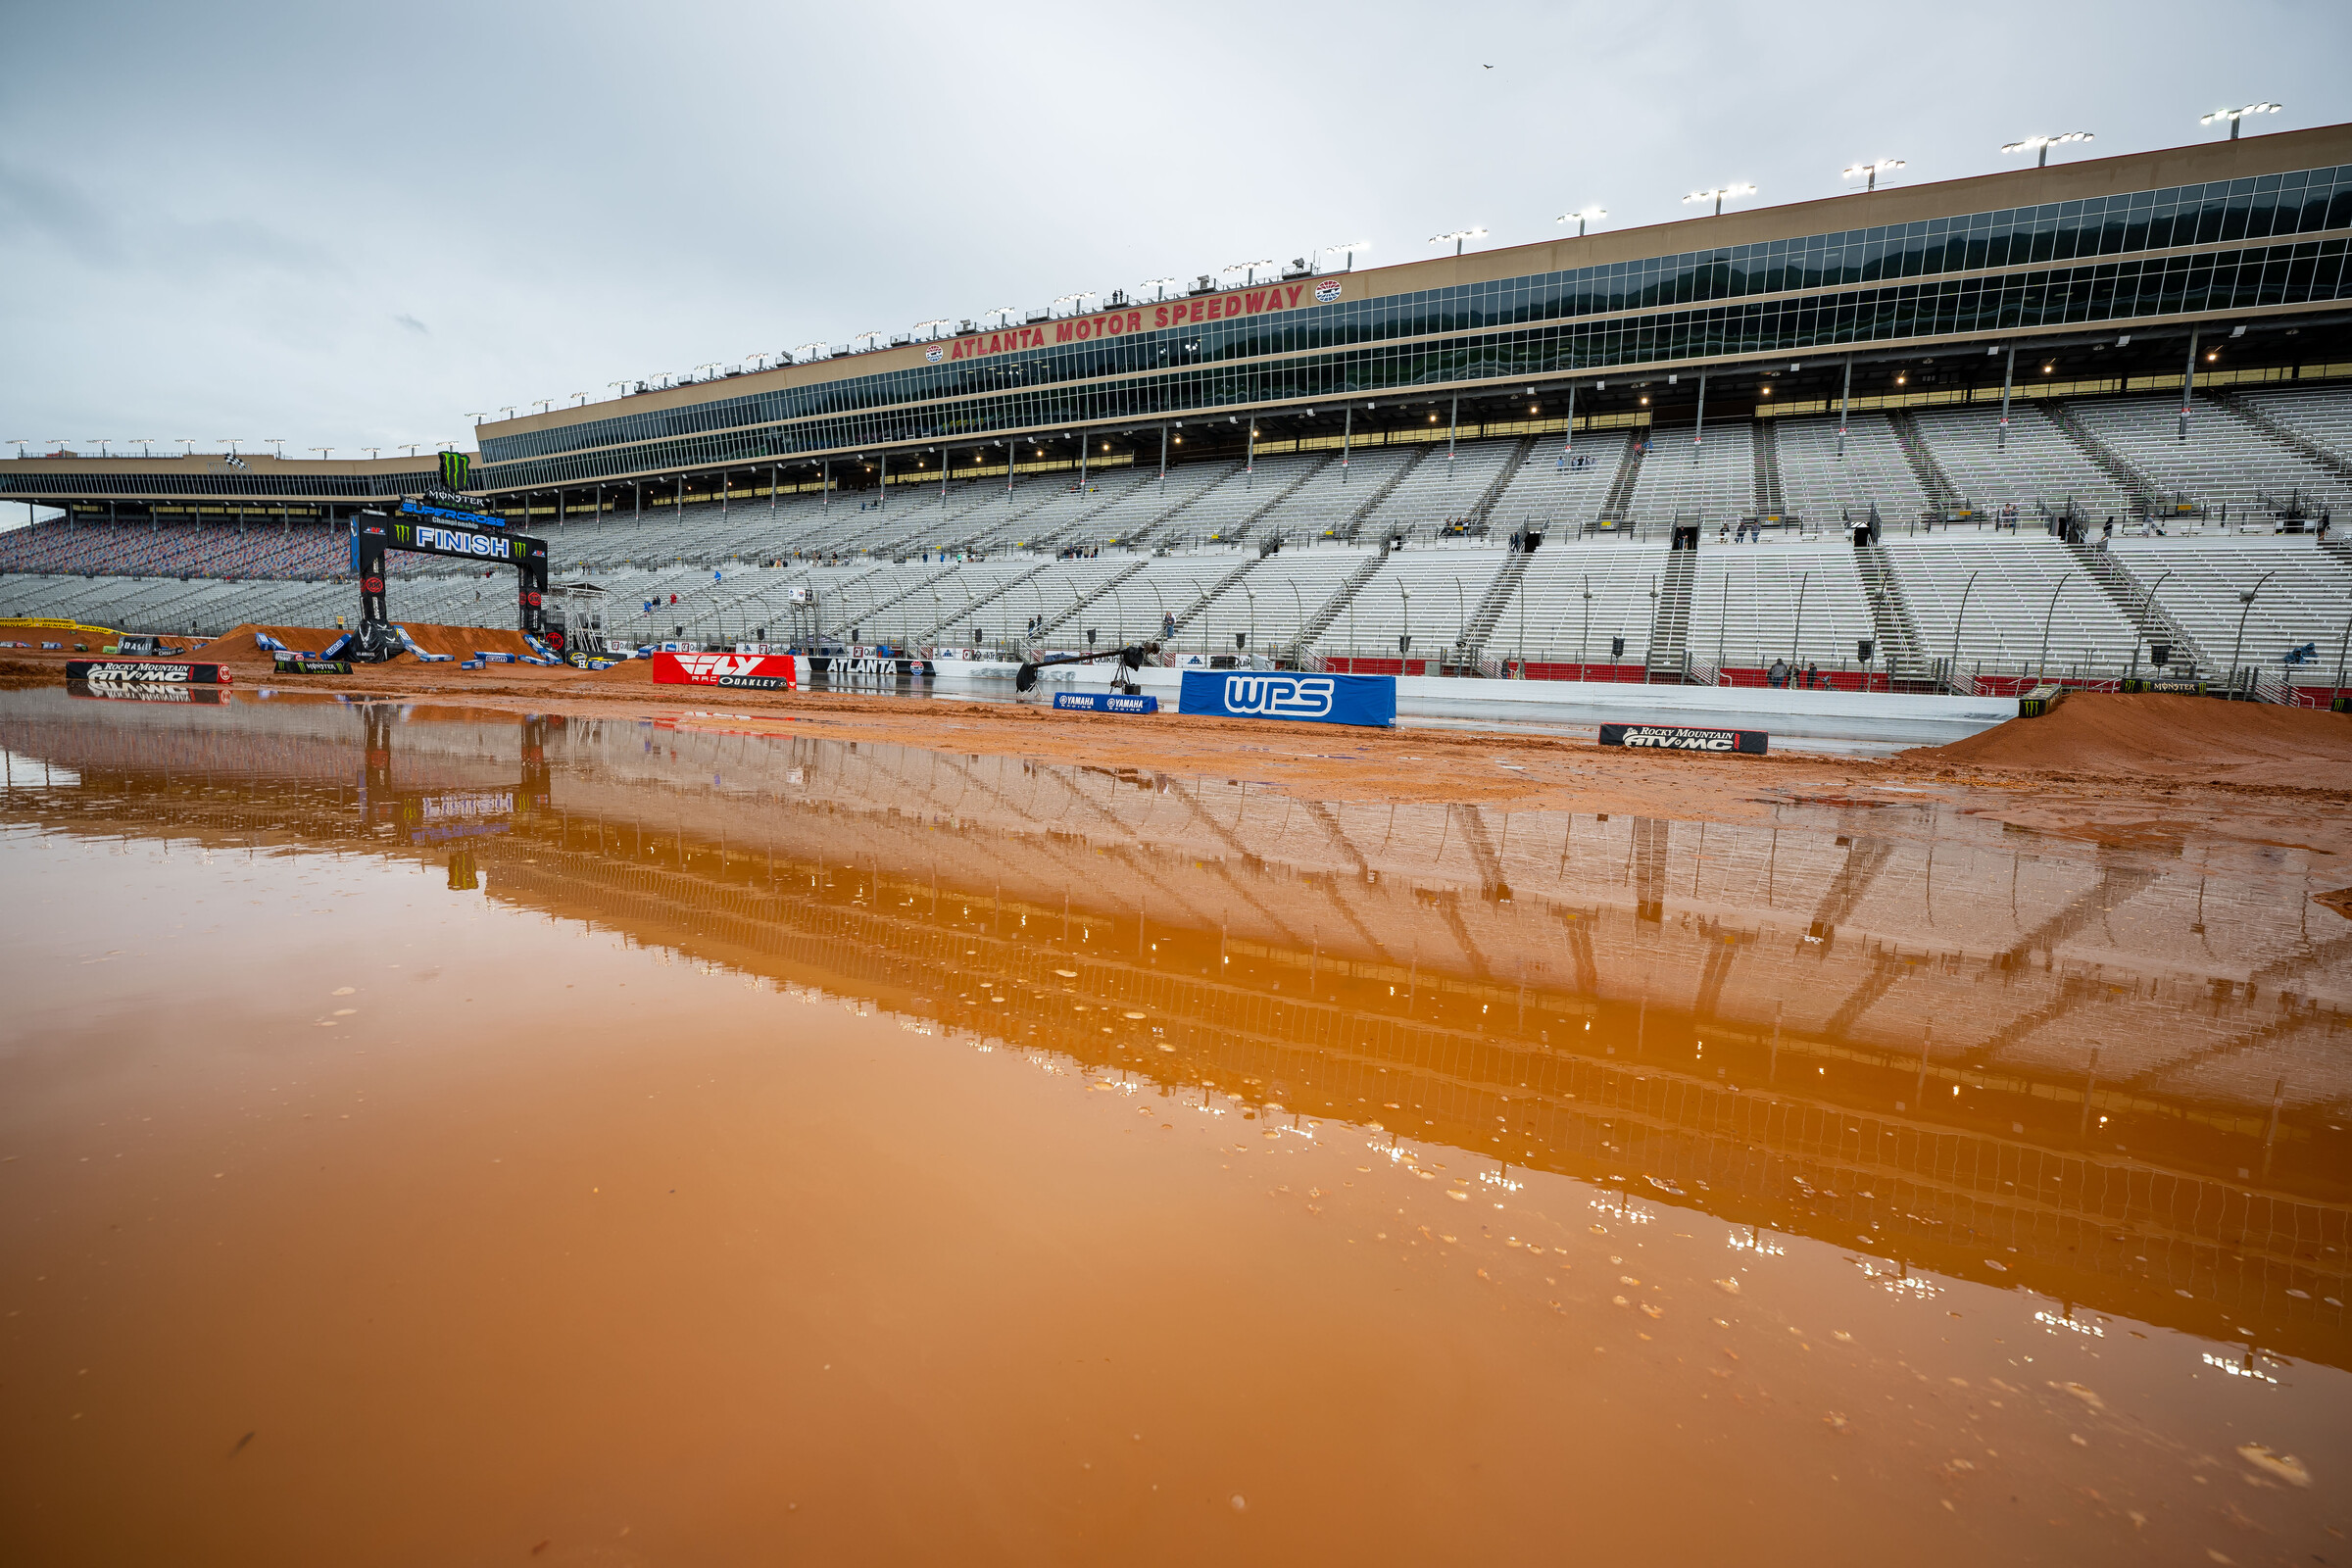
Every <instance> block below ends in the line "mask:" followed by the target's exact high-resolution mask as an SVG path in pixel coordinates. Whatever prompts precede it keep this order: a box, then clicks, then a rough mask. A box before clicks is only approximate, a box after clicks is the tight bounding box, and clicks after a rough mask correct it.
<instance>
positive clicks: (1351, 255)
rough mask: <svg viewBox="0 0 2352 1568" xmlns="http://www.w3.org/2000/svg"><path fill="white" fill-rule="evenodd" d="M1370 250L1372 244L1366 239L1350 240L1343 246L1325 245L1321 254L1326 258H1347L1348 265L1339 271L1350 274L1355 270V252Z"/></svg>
mask: <svg viewBox="0 0 2352 1568" xmlns="http://www.w3.org/2000/svg"><path fill="white" fill-rule="evenodd" d="M1371 248H1372V242H1371V241H1370V240H1368V239H1351V240H1348V242H1347V243H1346V244H1344V245H1326V246H1324V247H1323V254H1324V255H1326V256H1345V257H1347V258H1348V264H1347V266H1345V267H1343V268H1342V269H1341V270H1342V271H1345V272H1352V271H1354V270H1355V253H1356V252H1357V251H1368V250H1370V249H1371Z"/></svg>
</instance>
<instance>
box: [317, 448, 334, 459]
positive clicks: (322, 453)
mask: <svg viewBox="0 0 2352 1568" xmlns="http://www.w3.org/2000/svg"><path fill="white" fill-rule="evenodd" d="M311 450H312V451H313V452H316V453H318V454H319V457H320V458H322V459H324V458H331V457H333V456H334V455H335V449H334V448H333V447H313V448H311Z"/></svg>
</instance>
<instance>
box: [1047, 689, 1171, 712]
mask: <svg viewBox="0 0 2352 1568" xmlns="http://www.w3.org/2000/svg"><path fill="white" fill-rule="evenodd" d="M1054 707H1055V708H1067V709H1076V710H1078V711H1081V712H1087V713H1156V712H1158V711H1159V699H1158V698H1156V697H1128V696H1125V695H1123V694H1121V693H1119V692H1055V693H1054Z"/></svg>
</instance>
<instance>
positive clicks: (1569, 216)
mask: <svg viewBox="0 0 2352 1568" xmlns="http://www.w3.org/2000/svg"><path fill="white" fill-rule="evenodd" d="M1608 216H1609V210H1608V209H1607V208H1606V207H1580V208H1578V209H1577V210H1576V211H1575V212H1573V213H1562V214H1561V215H1560V216H1559V217H1557V218H1555V219H1553V220H1552V221H1553V222H1555V223H1567V222H1573V223H1575V224H1576V237H1577V238H1578V239H1583V238H1584V237H1585V222H1586V221H1587V220H1588V219H1594V218H1606V217H1608Z"/></svg>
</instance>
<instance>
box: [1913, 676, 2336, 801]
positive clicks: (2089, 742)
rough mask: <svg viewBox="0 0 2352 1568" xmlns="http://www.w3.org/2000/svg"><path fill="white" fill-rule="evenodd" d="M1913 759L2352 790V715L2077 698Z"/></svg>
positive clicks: (2149, 697) (2198, 700)
mask: <svg viewBox="0 0 2352 1568" xmlns="http://www.w3.org/2000/svg"><path fill="white" fill-rule="evenodd" d="M1903 759H1904V760H1906V761H1911V762H1923V763H1928V764H1932V765H1936V766H1945V767H1968V768H2016V769H2021V770H2027V771H2034V772H2066V773H2094V774H2108V775H2113V776H2116V777H2118V778H2131V777H2134V776H2149V775H2153V776H2156V777H2162V778H2171V779H2179V780H2180V781H2182V782H2184V783H2185V782H2192V781H2209V782H2216V783H2235V784H2259V785H2271V786H2282V787H2289V788H2305V789H2324V790H2352V715H2346V714H2342V713H2327V712H2322V711H2318V710H2316V709H2309V708H2279V707H2274V706H2272V705H2270V704H2267V703H2225V702H2220V701H2217V700H2215V699H2213V698H2210V697H2180V696H2171V695H2160V694H2155V693H2150V694H2146V695H2141V696H2121V695H2111V694H2104V693H2077V694H2075V695H2074V696H2072V697H2069V698H2068V699H2067V700H2066V701H2065V702H2063V703H2060V704H2059V705H2058V707H2057V708H2055V709H2054V710H2052V711H2050V712H2048V713H2045V714H2043V715H2042V716H2041V717H2039V718H2013V719H2011V720H2010V721H2009V722H2008V723H2006V724H1999V725H1995V726H1994V727H1993V728H1991V729H1988V730H1986V731H1985V732H1984V733H1983V734H1981V735H1971V736H1970V737H1969V738H1968V739H1966V740H1962V741H1954V742H1952V743H1951V744H1950V745H1948V746H1935V747H1922V748H1920V749H1919V750H1917V751H1910V752H1905V753H1904V754H1903Z"/></svg>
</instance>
